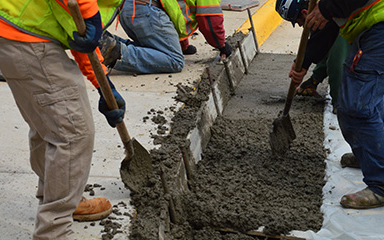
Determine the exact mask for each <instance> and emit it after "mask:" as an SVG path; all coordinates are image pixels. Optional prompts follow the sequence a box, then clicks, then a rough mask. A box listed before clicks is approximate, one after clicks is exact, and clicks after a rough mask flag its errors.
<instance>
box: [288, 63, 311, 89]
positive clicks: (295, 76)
mask: <svg viewBox="0 0 384 240" xmlns="http://www.w3.org/2000/svg"><path fill="white" fill-rule="evenodd" d="M295 66H296V63H293V64H292V67H291V70H290V71H289V77H290V78H291V79H292V81H293V82H294V83H295V85H296V87H298V86H299V85H300V83H301V82H302V81H303V79H304V76H305V74H307V69H305V68H302V69H301V71H300V72H296V71H295Z"/></svg>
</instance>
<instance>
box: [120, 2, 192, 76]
mask: <svg viewBox="0 0 384 240" xmlns="http://www.w3.org/2000/svg"><path fill="white" fill-rule="evenodd" d="M132 14H133V6H132V1H126V2H125V4H124V6H123V9H122V11H121V13H120V16H119V20H120V23H121V26H122V27H123V29H124V31H125V32H126V33H127V35H128V36H129V37H130V38H131V39H132V40H133V41H131V40H124V39H120V41H121V42H122V44H121V46H122V50H121V54H122V57H121V59H120V60H118V61H117V62H116V65H115V66H114V69H117V70H120V71H126V72H133V73H172V72H180V71H181V70H182V69H183V67H184V64H185V61H184V55H183V52H182V50H181V46H180V42H179V35H178V34H177V32H176V29H175V27H174V25H173V23H172V22H171V20H170V19H169V17H168V15H167V14H166V13H165V12H164V11H163V10H162V9H159V8H157V7H155V6H152V5H149V4H146V5H141V4H136V5H135V16H134V19H133V21H132Z"/></svg>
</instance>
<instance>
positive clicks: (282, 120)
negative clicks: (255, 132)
mask: <svg viewBox="0 0 384 240" xmlns="http://www.w3.org/2000/svg"><path fill="white" fill-rule="evenodd" d="M295 138H296V134H295V130H294V129H293V126H292V122H291V118H290V117H289V114H287V115H282V116H280V117H278V118H276V119H275V120H274V121H273V124H272V130H271V132H270V134H269V143H270V146H271V149H272V153H273V154H275V155H278V156H284V155H285V153H286V152H287V151H288V149H289V147H290V145H291V143H292V141H293V140H294V139H295Z"/></svg>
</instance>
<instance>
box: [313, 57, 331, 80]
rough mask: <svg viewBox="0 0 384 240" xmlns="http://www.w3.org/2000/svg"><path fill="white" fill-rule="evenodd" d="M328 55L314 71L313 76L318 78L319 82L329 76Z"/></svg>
mask: <svg viewBox="0 0 384 240" xmlns="http://www.w3.org/2000/svg"><path fill="white" fill-rule="evenodd" d="M327 57H328V56H327ZM327 57H325V58H324V59H323V60H321V61H320V62H319V63H318V64H316V66H315V67H314V68H313V71H312V76H311V77H312V78H314V79H315V80H316V82H317V83H322V82H323V80H324V79H325V78H326V77H328V73H327Z"/></svg>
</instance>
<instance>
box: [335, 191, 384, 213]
mask: <svg viewBox="0 0 384 240" xmlns="http://www.w3.org/2000/svg"><path fill="white" fill-rule="evenodd" d="M340 204H341V206H343V207H345V208H353V209H369V208H376V207H382V206H384V197H382V196H380V195H378V194H376V193H374V192H372V190H370V189H369V188H368V187H367V188H365V189H363V190H361V191H359V192H356V193H352V194H347V195H344V196H343V197H342V198H341V200H340Z"/></svg>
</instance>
